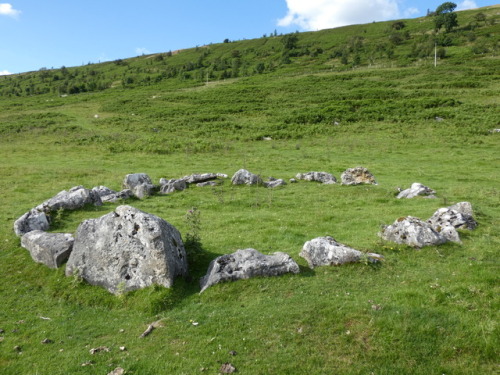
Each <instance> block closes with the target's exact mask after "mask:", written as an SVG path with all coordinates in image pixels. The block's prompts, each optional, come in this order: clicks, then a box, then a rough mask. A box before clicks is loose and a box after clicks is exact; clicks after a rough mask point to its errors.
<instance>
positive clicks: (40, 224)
mask: <svg viewBox="0 0 500 375" xmlns="http://www.w3.org/2000/svg"><path fill="white" fill-rule="evenodd" d="M49 228H50V222H49V217H48V216H47V215H46V214H45V212H40V211H38V210H36V209H32V210H30V211H28V212H26V213H25V214H23V215H22V216H21V217H20V218H19V219H17V220H16V221H15V222H14V232H15V233H16V235H17V236H19V237H21V236H22V235H23V234H25V233H28V232H31V231H33V230H37V229H39V230H49Z"/></svg>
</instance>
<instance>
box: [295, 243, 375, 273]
mask: <svg viewBox="0 0 500 375" xmlns="http://www.w3.org/2000/svg"><path fill="white" fill-rule="evenodd" d="M299 255H300V256H301V257H302V258H304V259H305V260H306V261H307V263H308V264H309V267H311V268H314V267H318V266H338V265H341V264H344V263H353V262H358V261H360V260H361V259H363V257H366V258H367V259H368V260H369V261H371V262H377V261H379V260H381V259H383V257H382V256H381V255H379V254H375V253H366V254H365V253H363V252H361V251H359V250H356V249H353V248H351V247H349V246H346V245H344V244H341V243H340V242H337V241H335V239H334V238H332V237H330V236H326V237H318V238H314V239H312V240H310V241H307V242H306V243H305V244H304V246H303V248H302V251H301V252H300V254H299Z"/></svg>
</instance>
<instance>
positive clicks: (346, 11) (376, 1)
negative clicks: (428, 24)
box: [278, 0, 414, 30]
mask: <svg viewBox="0 0 500 375" xmlns="http://www.w3.org/2000/svg"><path fill="white" fill-rule="evenodd" d="M286 2H287V6H288V13H287V15H286V16H285V17H283V18H281V19H279V20H278V26H293V25H296V26H299V27H300V28H301V29H304V30H321V29H328V28H333V27H339V26H345V25H352V24H360V23H368V22H372V21H383V20H389V19H395V18H399V17H400V11H399V7H398V2H399V1H398V0H307V1H304V0H286ZM411 11H412V12H413V11H414V10H411Z"/></svg>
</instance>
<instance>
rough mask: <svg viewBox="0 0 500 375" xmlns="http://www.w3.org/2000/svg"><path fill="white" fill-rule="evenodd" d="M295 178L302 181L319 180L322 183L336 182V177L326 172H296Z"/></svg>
mask: <svg viewBox="0 0 500 375" xmlns="http://www.w3.org/2000/svg"><path fill="white" fill-rule="evenodd" d="M295 178H296V179H297V180H304V181H316V182H321V183H322V184H328V185H330V184H335V183H337V179H336V178H335V176H333V175H332V174H331V173H327V172H306V173H297V175H296V176H295Z"/></svg>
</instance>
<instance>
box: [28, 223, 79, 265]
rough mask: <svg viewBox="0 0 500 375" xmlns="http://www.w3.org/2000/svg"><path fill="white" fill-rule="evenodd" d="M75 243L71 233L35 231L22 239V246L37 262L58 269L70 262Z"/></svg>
mask: <svg viewBox="0 0 500 375" xmlns="http://www.w3.org/2000/svg"><path fill="white" fill-rule="evenodd" d="M74 241H75V239H74V238H73V236H72V235H71V234H70V233H47V232H44V231H42V230H34V231H31V232H28V233H26V234H25V235H24V236H22V237H21V246H22V247H24V248H25V249H27V250H28V251H29V252H30V254H31V257H32V258H33V260H34V261H35V262H37V263H42V264H45V265H46V266H47V267H50V268H58V267H60V266H61V265H62V264H63V263H64V262H65V261H66V260H68V257H69V255H70V253H71V249H72V248H73V242H74Z"/></svg>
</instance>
